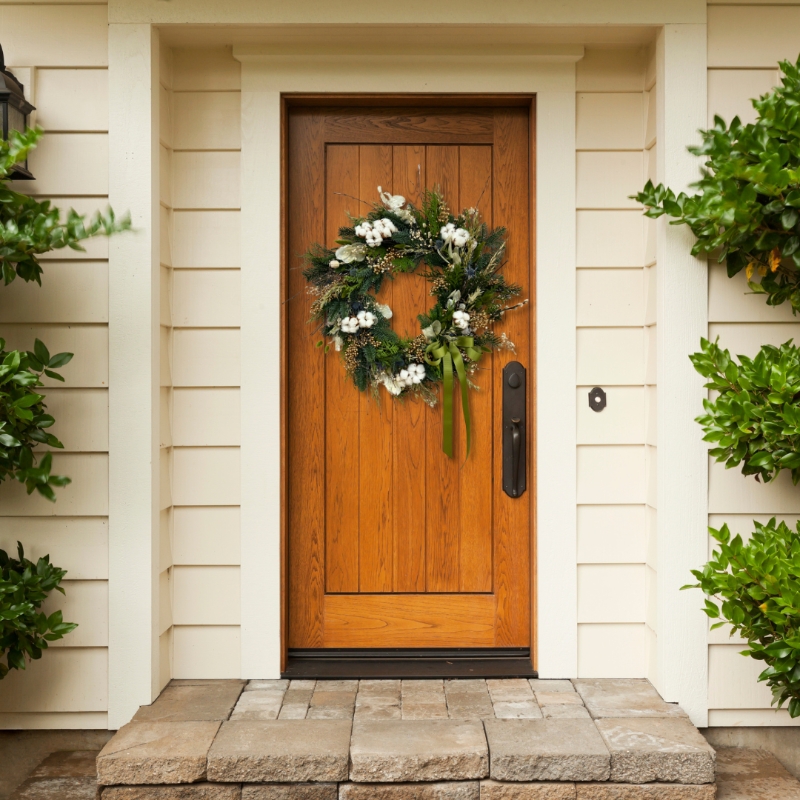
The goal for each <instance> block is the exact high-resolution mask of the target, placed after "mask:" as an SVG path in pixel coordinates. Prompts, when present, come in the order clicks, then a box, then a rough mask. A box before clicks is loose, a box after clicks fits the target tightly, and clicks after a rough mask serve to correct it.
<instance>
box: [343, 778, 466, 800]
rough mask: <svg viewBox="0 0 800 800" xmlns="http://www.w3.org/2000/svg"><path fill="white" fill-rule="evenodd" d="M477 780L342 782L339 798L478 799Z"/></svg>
mask: <svg viewBox="0 0 800 800" xmlns="http://www.w3.org/2000/svg"><path fill="white" fill-rule="evenodd" d="M479 798H480V786H479V784H478V781H448V782H446V783H342V784H340V785H339V800H479Z"/></svg>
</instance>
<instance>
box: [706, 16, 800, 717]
mask: <svg viewBox="0 0 800 800" xmlns="http://www.w3.org/2000/svg"><path fill="white" fill-rule="evenodd" d="M798 23H800V5H798V4H791V5H782V6H764V5H758V4H742V5H735V6H725V5H710V6H709V9H708V67H709V69H708V119H709V124H711V122H712V121H713V118H714V115H719V116H721V117H723V119H725V121H726V122H729V121H730V120H731V118H732V117H733V116H735V115H738V116H739V118H740V119H741V120H742V121H744V122H752V121H753V120H754V119H755V116H756V111H755V109H753V107H752V105H751V103H750V102H749V100H750V98H751V97H758V96H760V95H761V94H763V93H764V92H767V91H769V90H770V89H771V88H772V87H773V86H774V85H775V84H776V83H777V81H778V72H777V70H776V62H777V61H778V60H779V59H783V58H786V59H790V60H792V61H794V60H795V59H796V58H797V54H798V50H800V40H798V37H797V25H798ZM747 292H748V290H747V286H746V284H745V281H744V277H743V276H741V275H740V276H737V277H735V278H733V279H728V277H727V275H726V273H725V268H724V266H721V265H718V264H715V263H713V262H711V263H710V264H709V286H708V312H709V314H708V318H709V338H712V339H714V338H716V337H717V336H719V339H720V344H721V345H722V346H723V347H726V348H728V349H729V350H730V351H731V352H732V353H734V354H738V353H742V354H744V355H749V356H753V355H755V353H756V352H757V351H758V349H759V347H760V346H761V345H762V344H766V343H770V344H780V343H782V342H785V341H786V340H788V339H792V338H793V339H794V340H795V341H797V340H798V338H800V324H798V323H797V322H796V321H795V319H794V318H793V317H792V315H791V311H790V309H789V308H788V304H785V305H784V306H780V307H778V308H770V307H769V306H767V305H766V303H764V301H763V299H762V298H761V297H759V296H757V295H752V294H748V293H747ZM708 489H709V507H708V510H709V525H711V526H713V527H720V526H721V525H722V524H723V523H724V522H727V523H728V524H729V525H730V527H731V530H732V531H734V532H739V533H741V534H743V535H747V534H749V533H750V532H751V531H752V527H753V524H752V520H753V519H754V518H759V519H761V520H762V521H763V520H766V519H768V518H769V517H770V516H771V515H778V516H784V517H785V518H786V519H787V521H788V522H789V523H790V524H795V523H796V521H797V514H798V513H800V496H798V492H797V489H796V487H794V486H793V485H792V482H791V480H790V479H789V475H788V474H786V473H784V474H782V475H781V476H780V478H779V479H778V480H777V481H776V482H775V483H773V484H768V485H766V486H764V485H763V484H759V483H756V481H755V480H753V479H752V478H747V479H745V478H744V477H742V475H741V474H740V473H739V472H738V470H726V469H725V468H724V465H721V464H716V463H709V487H708ZM740 650H741V646H740V645H739V644H737V640H736V639H729V638H728V634H727V632H726V631H725V630H717V631H714V632H709V646H708V651H709V652H708V670H709V677H708V680H709V687H708V701H709V724H711V725H737V726H738V725H770V726H771V725H788V724H794V725H796V724H798V721H797V720H794V721H792V720H790V718H789V716H788V713H787V712H786V711H785V710H783V711H779V712H775V711H774V710H772V709H770V701H771V695H770V692H769V690H768V689H767V686H766V684H763V683H758V682H757V678H758V675H759V673H760V672H761V670H762V666H763V665H760V662H758V661H753V660H752V659H748V658H744V657H742V656H741V655H739V651H740Z"/></svg>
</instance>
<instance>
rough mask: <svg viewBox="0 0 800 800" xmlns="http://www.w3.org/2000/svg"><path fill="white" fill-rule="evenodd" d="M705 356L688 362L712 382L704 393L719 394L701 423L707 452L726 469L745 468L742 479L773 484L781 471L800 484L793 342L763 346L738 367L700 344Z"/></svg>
mask: <svg viewBox="0 0 800 800" xmlns="http://www.w3.org/2000/svg"><path fill="white" fill-rule="evenodd" d="M701 347H702V352H700V353H694V354H693V355H691V356H689V358H690V359H691V361H692V364H694V368H695V369H696V370H697V371H698V372H699V373H700V374H701V375H702V376H703V377H704V378H708V383H706V388H708V389H713V390H715V391H716V392H718V393H719V394H718V395H717V397H716V399H712V400H703V405H704V407H705V410H706V413H705V414H703V415H702V416H699V417H697V422H699V423H700V424H701V425H702V426H703V430H704V431H705V436H704V437H703V439H704V440H705V441H707V442H712V443H713V444H715V445H716V447H714V448H712V449H711V450H710V451H709V452H710V454H711V455H712V456H713V457H714V458H715V459H716V460H717V461H724V462H725V466H726V468H728V469H731V468H732V467H737V466H739V464H741V465H742V473H743V474H744V475H755V476H756V480H759V479H760V480H763V481H764V482H768V481H771V480H774V479H775V478H776V477H777V476H778V474H779V473H780V471H781V470H783V469H788V470H791V473H792V481H794V483H795V484H797V482H798V481H800V407H798V404H797V398H798V394H800V349H798V348H797V347H795V345H793V344H792V343H791V341H788V342H786V344H783V345H781V346H780V347H774V346H773V345H769V344H767V345H764V346H763V347H762V348H761V350H760V351H759V353H758V355H757V356H756V357H755V358H753V359H750V358H747V357H746V356H739V362H740V363H739V364H736V363H735V362H734V360H733V359H732V358H731V354H730V353H729V352H728V351H727V350H723V349H722V348H721V347H720V346H719V345H718V344H717V343H716V342H709V341H708V340H706V339H702V340H701Z"/></svg>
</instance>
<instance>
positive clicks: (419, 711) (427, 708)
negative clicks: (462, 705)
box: [401, 698, 448, 720]
mask: <svg viewBox="0 0 800 800" xmlns="http://www.w3.org/2000/svg"><path fill="white" fill-rule="evenodd" d="M401 711H402V716H403V719H407V720H437V719H448V715H447V703H445V700H444V698H442V699H441V700H440V701H438V702H434V703H415V702H409V701H407V700H405V699H403V705H402V708H401Z"/></svg>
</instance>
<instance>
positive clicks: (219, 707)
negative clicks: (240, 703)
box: [133, 681, 242, 722]
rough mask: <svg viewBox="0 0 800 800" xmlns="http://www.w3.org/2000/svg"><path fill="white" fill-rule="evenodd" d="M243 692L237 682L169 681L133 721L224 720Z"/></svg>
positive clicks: (140, 710) (137, 713) (138, 712)
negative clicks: (192, 683)
mask: <svg viewBox="0 0 800 800" xmlns="http://www.w3.org/2000/svg"><path fill="white" fill-rule="evenodd" d="M241 691H242V684H241V683H240V682H238V681H230V682H229V681H219V682H218V683H205V684H199V685H190V686H184V685H178V686H175V685H172V684H170V685H169V686H167V688H166V689H164V691H163V692H161V694H160V695H159V696H158V698H157V699H156V701H155V702H154V703H153V704H152V705H149V706H142V707H141V708H140V709H139V710H138V711H137V712H136V714H135V715H134V717H133V721H134V722H157V721H159V722H160V721H164V722H193V721H197V720H220V721H222V720H225V719H228V717H229V716H230V714H231V711H233V707H234V706H235V705H236V701H237V700H238V699H239V695H240V694H241Z"/></svg>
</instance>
